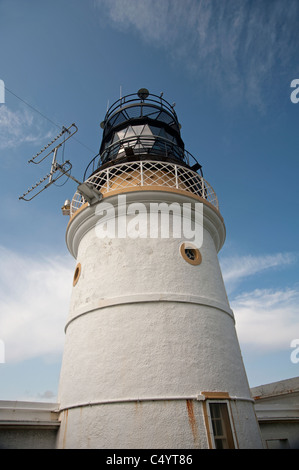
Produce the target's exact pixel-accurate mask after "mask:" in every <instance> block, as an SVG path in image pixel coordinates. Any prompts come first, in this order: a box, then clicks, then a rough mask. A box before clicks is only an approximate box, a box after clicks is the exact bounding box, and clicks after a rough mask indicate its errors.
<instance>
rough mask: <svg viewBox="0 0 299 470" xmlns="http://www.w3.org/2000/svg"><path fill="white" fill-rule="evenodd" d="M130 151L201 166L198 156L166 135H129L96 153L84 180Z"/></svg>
mask: <svg viewBox="0 0 299 470" xmlns="http://www.w3.org/2000/svg"><path fill="white" fill-rule="evenodd" d="M128 151H131V152H132V155H134V156H136V157H141V156H146V157H147V158H151V156H152V158H154V157H163V158H165V157H166V158H173V159H176V160H178V163H179V162H180V161H182V162H183V163H187V165H189V166H191V165H195V164H197V165H198V166H199V167H200V168H201V165H199V163H198V161H197V160H196V158H195V157H194V156H193V155H192V154H191V153H190V152H188V151H187V150H185V149H182V148H181V147H180V146H179V145H177V144H176V143H175V142H172V141H170V140H169V139H166V138H164V137H160V136H156V135H152V134H151V135H136V136H134V137H127V138H125V139H120V140H118V141H116V142H114V143H113V144H111V145H109V147H107V148H106V149H105V150H104V152H102V154H101V155H99V154H98V155H96V156H95V157H94V158H93V159H92V160H91V161H90V162H89V164H88V166H87V168H86V170H85V173H84V177H83V179H84V181H85V179H86V178H87V177H88V175H91V174H92V173H93V172H94V171H96V169H97V168H98V167H99V166H101V165H103V164H104V163H106V162H107V161H109V160H110V161H115V160H116V159H117V158H120V157H122V156H125V155H126V154H127V152H128Z"/></svg>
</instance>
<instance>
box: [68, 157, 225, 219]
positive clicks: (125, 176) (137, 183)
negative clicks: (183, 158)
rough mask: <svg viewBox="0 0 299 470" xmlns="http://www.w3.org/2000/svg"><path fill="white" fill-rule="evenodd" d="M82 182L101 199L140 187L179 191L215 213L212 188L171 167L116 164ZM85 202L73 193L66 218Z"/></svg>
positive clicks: (158, 163) (151, 163)
mask: <svg viewBox="0 0 299 470" xmlns="http://www.w3.org/2000/svg"><path fill="white" fill-rule="evenodd" d="M86 182H89V183H92V184H93V186H94V187H95V188H96V189H97V190H98V191H100V192H101V193H102V194H104V195H107V194H109V193H112V192H115V191H116V192H117V191H123V190H126V189H129V188H136V190H138V188H140V187H142V188H143V189H144V188H148V189H149V190H150V189H151V187H152V189H161V190H163V189H165V188H172V189H177V190H183V191H186V192H190V193H192V194H195V195H197V196H200V197H201V198H203V199H205V200H206V201H208V202H209V203H210V204H212V205H213V206H214V207H215V208H216V209H217V210H218V209H219V205H218V198H217V196H216V193H215V191H214V189H213V188H212V186H211V185H210V184H209V183H208V182H207V181H206V180H205V179H204V178H203V177H202V176H200V175H199V174H198V173H196V172H195V171H193V170H191V169H190V168H187V167H185V166H181V165H177V164H175V163H168V162H167V163H166V162H161V161H149V160H145V161H137V162H130V163H129V162H128V163H120V164H118V165H114V166H111V167H108V168H106V169H103V170H99V171H97V172H95V173H94V174H92V175H91V176H90V177H89V178H88V179H87V180H86ZM85 202H86V201H85V199H84V197H83V196H82V195H81V194H80V193H79V192H76V193H75V195H74V197H73V199H72V202H71V210H70V215H71V216H72V215H73V214H74V213H75V212H76V211H77V210H78V209H79V208H80V207H81V206H82V205H83V204H84V203H85Z"/></svg>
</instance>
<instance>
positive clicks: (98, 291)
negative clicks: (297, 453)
mask: <svg viewBox="0 0 299 470" xmlns="http://www.w3.org/2000/svg"><path fill="white" fill-rule="evenodd" d="M137 200H138V201H143V202H147V203H149V202H150V201H154V200H164V201H166V202H169V203H170V202H173V201H179V202H180V203H183V202H187V201H188V202H192V199H190V198H188V197H185V196H181V195H178V194H175V193H173V194H172V193H162V192H151V191H147V192H145V191H143V192H142V193H139V192H135V193H130V194H128V195H127V202H128V203H130V202H134V201H137ZM104 201H105V202H108V201H109V202H111V203H113V204H116V203H117V197H116V196H114V197H109V198H107V199H105V200H104ZM193 202H194V200H193ZM96 222H97V217H96V215H95V206H94V207H89V208H87V209H85V210H83V211H81V212H80V213H78V214H77V215H76V216H75V217H74V219H73V220H72V221H71V222H70V224H69V227H68V230H67V244H68V247H69V250H70V252H71V253H72V254H73V255H74V256H75V257H76V259H77V261H78V262H79V263H81V275H80V278H79V281H78V282H77V284H76V285H75V287H74V288H73V293H72V298H71V305H70V312H69V317H68V319H67V325H66V343H65V350H64V356H63V363H62V370H61V380H60V388H59V400H58V401H59V403H60V409H61V419H62V424H61V429H60V433H59V439H58V447H66V448H68V447H80V448H88V447H93V448H95V447H96V448H128V447H130V448H154V447H157V448H193V447H195V448H207V447H208V441H207V432H206V428H205V424H204V415H203V406H202V402H201V401H197V400H196V397H197V396H198V395H200V393H201V392H202V391H209V392H212V391H218V392H227V393H229V395H230V396H231V397H239V398H242V400H240V401H238V400H233V401H232V410H233V421H234V426H235V429H236V432H237V440H238V443H239V446H240V447H247V448H248V447H260V446H261V439H260V434H259V429H258V425H257V422H256V418H255V414H254V409H253V404H252V403H251V402H250V401H246V400H250V397H251V396H250V391H249V387H248V383H247V378H246V373H245V370H244V366H243V362H242V357H241V353H240V348H239V343H238V340H237V336H236V331H235V325H234V317H233V313H232V311H231V310H230V307H229V304H228V300H227V296H226V292H225V287H224V284H223V280H222V275H221V271H220V267H219V263H218V259H217V250H219V249H220V248H221V246H222V244H223V242H224V238H225V228H224V224H223V221H222V219H221V217H220V216H219V215H217V213H216V212H215V211H214V210H213V209H211V208H210V207H208V206H205V207H204V238H203V246H202V247H201V249H200V251H201V254H202V263H201V264H200V265H199V266H192V265H190V264H189V263H187V262H186V261H185V260H184V259H183V258H182V256H181V255H180V251H179V247H180V244H181V243H182V242H183V241H184V239H183V238H182V239H161V238H158V239H141V238H137V239H135V240H133V239H130V238H125V239H118V238H115V239H110V240H103V239H100V238H98V237H97V235H96V230H95V224H96ZM200 398H202V397H200ZM244 398H245V400H244ZM188 400H189V401H188ZM190 400H191V401H190Z"/></svg>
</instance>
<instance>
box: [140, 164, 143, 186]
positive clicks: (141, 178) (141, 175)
mask: <svg viewBox="0 0 299 470" xmlns="http://www.w3.org/2000/svg"><path fill="white" fill-rule="evenodd" d="M140 184H141V186H143V162H140Z"/></svg>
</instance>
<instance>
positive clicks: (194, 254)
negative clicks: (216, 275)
mask: <svg viewBox="0 0 299 470" xmlns="http://www.w3.org/2000/svg"><path fill="white" fill-rule="evenodd" d="M180 252H181V255H182V257H183V258H184V260H185V261H187V263H190V264H193V265H194V266H197V265H199V264H200V263H201V261H202V257H201V253H200V251H199V249H198V248H196V247H195V246H194V245H192V244H191V243H182V244H181V246H180Z"/></svg>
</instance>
